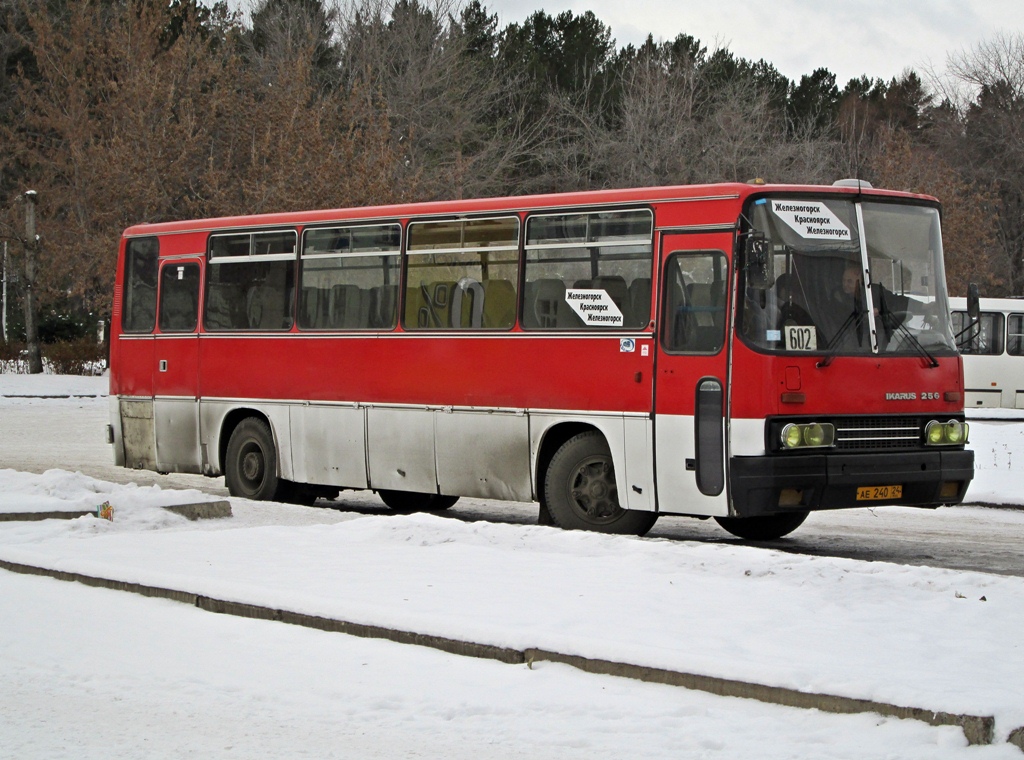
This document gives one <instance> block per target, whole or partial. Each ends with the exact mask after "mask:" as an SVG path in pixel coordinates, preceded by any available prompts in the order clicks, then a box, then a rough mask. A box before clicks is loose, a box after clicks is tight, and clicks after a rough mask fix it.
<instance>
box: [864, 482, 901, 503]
mask: <svg viewBox="0 0 1024 760" xmlns="http://www.w3.org/2000/svg"><path fill="white" fill-rule="evenodd" d="M900 498H903V486H864V487H863V488H858V489H857V501H882V500H883V499H900Z"/></svg>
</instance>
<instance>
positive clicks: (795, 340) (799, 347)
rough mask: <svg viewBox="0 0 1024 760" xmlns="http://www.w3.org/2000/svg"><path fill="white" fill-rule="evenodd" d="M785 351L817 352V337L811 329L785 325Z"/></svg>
mask: <svg viewBox="0 0 1024 760" xmlns="http://www.w3.org/2000/svg"><path fill="white" fill-rule="evenodd" d="M785 335H786V350H787V351H817V350H818V336H817V333H816V332H815V330H814V328H813V327H805V326H803V325H786V328H785Z"/></svg>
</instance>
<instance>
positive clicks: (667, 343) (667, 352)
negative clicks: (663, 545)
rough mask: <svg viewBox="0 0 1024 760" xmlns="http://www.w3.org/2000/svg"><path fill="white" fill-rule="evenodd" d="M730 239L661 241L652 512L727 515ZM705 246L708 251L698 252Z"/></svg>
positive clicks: (679, 237) (695, 237) (685, 237)
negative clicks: (726, 249) (654, 504)
mask: <svg viewBox="0 0 1024 760" xmlns="http://www.w3.org/2000/svg"><path fill="white" fill-rule="evenodd" d="M727 241H731V235H730V236H729V237H728V238H727V239H724V238H723V236H722V235H665V236H663V238H662V257H661V261H663V262H664V264H663V266H664V269H663V271H662V277H661V290H662V292H661V299H660V304H661V308H660V314H659V320H660V324H659V329H658V333H659V336H660V340H659V342H658V353H657V369H656V376H657V380H656V387H655V392H654V430H655V466H656V471H655V472H656V481H657V499H658V511H659V512H661V513H666V514H690V515H727V514H728V495H727V493H726V487H725V483H726V472H725V463H726V451H725V448H726V447H725V433H726V427H727V426H726V419H725V417H726V410H727V408H728V405H727V404H726V389H727V387H728V385H727V372H728V354H729V352H728V330H727V328H728V322H729V320H728V314H729V309H728V299H729V263H728V258H727V257H726V255H725V254H724V253H723V252H722V248H723V247H725V246H727V245H729V244H730V243H729V242H727ZM704 243H706V244H707V245H706V246H705V245H702V244H704Z"/></svg>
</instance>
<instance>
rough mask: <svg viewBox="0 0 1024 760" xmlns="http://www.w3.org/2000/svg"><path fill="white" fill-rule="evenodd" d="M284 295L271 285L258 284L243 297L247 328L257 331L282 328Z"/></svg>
mask: <svg viewBox="0 0 1024 760" xmlns="http://www.w3.org/2000/svg"><path fill="white" fill-rule="evenodd" d="M284 311H285V310H284V294H283V292H282V291H278V290H277V288H274V287H273V286H271V285H268V284H266V283H258V284H256V285H253V286H252V287H250V288H249V290H248V292H247V293H246V296H245V315H246V318H247V326H248V327H250V328H255V329H259V330H280V329H281V328H282V327H284V316H285V314H284Z"/></svg>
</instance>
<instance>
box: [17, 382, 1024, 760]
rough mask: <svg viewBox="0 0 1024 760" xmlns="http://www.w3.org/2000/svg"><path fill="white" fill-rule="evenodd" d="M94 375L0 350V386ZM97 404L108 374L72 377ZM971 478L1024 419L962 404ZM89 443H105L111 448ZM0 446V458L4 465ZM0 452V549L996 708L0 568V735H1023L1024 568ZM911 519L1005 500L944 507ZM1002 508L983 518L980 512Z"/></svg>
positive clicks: (1012, 495) (622, 742)
mask: <svg viewBox="0 0 1024 760" xmlns="http://www.w3.org/2000/svg"><path fill="white" fill-rule="evenodd" d="M105 383H106V381H105V379H104V378H57V377H52V376H46V377H43V378H39V377H36V378H27V377H26V376H11V375H0V396H5V398H0V431H2V429H3V419H4V409H5V408H9V406H10V405H12V404H34V405H37V406H38V410H39V419H40V423H39V424H41V425H56V426H59V425H61V411H60V410H61V408H62V403H68V402H55V401H47V400H40V399H24V398H13V396H19V395H20V396H25V395H31V394H33V393H35V394H38V395H51V396H61V395H67V394H69V393H70V394H77V395H80V396H83V397H89V396H92V395H96V396H98V397H102V395H103V394H104V393H105ZM88 403H93V404H105V401H104V400H103V399H102V398H96V399H94V400H91V401H89V402H88ZM971 437H972V442H973V443H974V447H975V448H976V450H977V451H978V454H977V457H978V468H979V469H978V473H977V479H976V481H975V483H974V484H973V485H972V488H971V492H970V497H971V498H972V499H976V500H977V501H981V502H988V503H1015V502H1016V503H1019V502H1020V501H1022V500H1024V499H1022V496H1021V494H1020V493H1019V491H1018V490H1017V488H1018V486H1017V485H1016V484H1015V483H1014V481H1013V470H1012V467H1013V464H1014V460H1015V459H1016V460H1018V461H1019V458H1020V456H1021V455H1024V425H1021V424H1019V423H1014V422H1013V421H1009V420H1007V421H1004V422H998V423H990V422H984V423H981V422H979V423H976V424H974V425H973V426H972V433H971ZM108 453H109V452H108ZM3 466H4V463H3V462H0V468H2V467H3ZM74 469H75V467H74V464H73V463H66V464H64V467H63V469H60V470H51V471H49V472H46V473H44V474H36V475H33V474H27V473H23V472H17V471H15V470H3V469H0V511H6V512H13V511H20V512H26V511H33V510H35V511H54V510H61V509H63V510H68V511H85V510H89V509H95V508H96V507H97V506H99V505H101V504H103V503H109V504H110V505H112V507H113V520H112V521H106V520H99V519H96V518H95V517H83V518H78V519H74V520H46V521H38V522H7V523H0V559H2V560H6V561H8V562H18V563H24V564H32V565H38V566H42V567H48V568H54V569H59V570H68V571H74V572H79V573H83V574H87V575H95V576H102V577H106V578H114V579H121V580H126V581H131V582H137V583H143V584H149V585H154V586H160V587H164V588H176V589H183V590H189V591H192V592H195V593H200V594H204V595H208V596H212V597H216V598H220V599H228V600H234V601H242V602H248V603H252V604H259V605H265V606H270V607H275V608H284V609H289V610H294V611H298V612H307V613H312V614H316V615H321V616H332V617H336V618H339V619H342V620H346V621H352V622H364V623H370V624H374V625H379V626H391V627H395V628H399V629H402V630H410V631H416V632H420V633H427V634H437V635H442V636H448V637H451V638H456V639H461V640H471V641H476V642H479V643H486V644H495V645H500V646H508V647H513V648H516V649H524V648H528V647H537V648H544V649H550V650H556V651H561V652H564V653H567V654H580V655H585V656H589V657H597V658H603V659H610V660H616V661H621V662H628V663H633V664H639V665H650V666H655V667H661V668H669V669H677V670H681V671H684V672H688V673H699V674H706V675H712V676H719V677H724V678H734V679H738V680H744V681H752V682H756V683H763V684H769V685H774V686H784V687H790V688H794V689H799V690H803V691H810V692H824V693H830V694H837V695H841V696H849V697H856V698H862V699H871V700H876V701H880V702H888V703H894V704H900V705H907V706H914V707H923V708H928V709H934V710H939V711H948V712H963V713H969V714H974V715H994V716H995V717H996V741H997V744H995V745H993V746H990V747H970V748H968V747H966V746H965V740H964V737H963V733H962V732H961V731H960V730H959V729H957V728H949V727H946V728H932V727H929V726H926V725H924V724H921V723H917V722H915V721H899V720H894V719H885V718H881V717H879V716H877V715H854V716H836V715H827V714H823V713H818V712H816V711H801V710H795V709H791V708H783V707H776V706H772V705H765V704H761V703H757V702H752V701H749V700H741V699H733V698H723V697H714V696H710V695H707V694H701V693H695V692H689V691H686V690H684V689H679V688H673V687H666V686H657V685H651V684H643V683H635V682H631V681H628V680H626V679H620V678H612V677H608V676H595V675H588V674H584V673H581V672H578V671H574V670H573V669H571V668H568V667H566V666H560V665H555V664H551V663H536V664H534V666H533V667H532V668H529V667H527V666H525V665H522V666H520V665H503V664H498V663H494V662H489V661H481V660H474V659H470V658H465V657H457V656H453V655H447V654H443V653H440V652H436V651H432V650H428V649H423V648H420V647H410V646H402V645H398V644H392V643H388V642H381V641H368V640H360V639H354V638H352V637H349V636H344V635H340V634H330V633H322V632H317V631H311V630H305V629H302V628H297V627H294V626H287V625H283V624H280V623H272V622H263V621H254V620H245V619H238V618H231V617H228V616H221V615H213V614H210V613H207V612H202V611H200V610H197V609H195V608H191V607H188V606H186V605H182V604H178V603H174V602H170V601H164V600H157V599H146V598H141V597H136V596H134V595H129V594H124V593H120V592H114V591H108V590H103V589H94V588H88V587H85V586H81V585H78V584H70V583H62V582H60V581H55V580H50V579H45V578H33V577H26V576H21V575H16V574H13V573H10V572H4V571H0V646H2V648H3V652H4V656H3V658H0V758H6V757H11V758H14V757H17V758H33V757H40V758H41V757H47V758H50V757H76V758H81V757H97V758H99V757H104V758H119V757H125V758H127V757H140V756H145V757H181V756H183V755H187V754H196V755H202V756H204V757H254V756H257V755H259V756H261V757H342V758H349V757H352V758H356V757H358V758H365V757H394V756H399V755H401V756H411V757H445V758H462V757H465V758H469V757H473V758H477V757H488V758H490V757H496V758H502V757H531V758H533V757H540V758H547V757H550V758H555V757H558V758H574V757H581V758H582V757H587V758H593V757H609V758H611V757H650V758H661V757H665V758H668V757H673V758H678V757H759V758H760V757H780V758H781V757H787V758H826V757H836V758H847V757H849V758H862V757H901V758H902V757H922V758H923V757H951V758H955V757H961V756H962V757H977V756H979V755H982V756H985V757H1020V751H1019V750H1017V749H1016V748H1015V747H1012V746H1010V745H1007V744H1002V743H999V742H1002V741H1003V740H1005V738H1006V736H1007V734H1008V733H1009V732H1010V731H1012V730H1013V729H1015V728H1017V727H1020V726H1024V697H1022V696H1021V694H1020V691H1021V690H1020V684H1021V683H1022V682H1024V652H1022V647H1021V645H1020V643H1019V642H1020V631H1021V630H1024V578H1021V577H1016V576H1009V577H1008V576H1001V575H990V574H984V573H976V572H962V571H954V570H944V569H937V568H933V567H922V566H916V567H911V566H905V565H896V564H888V563H883V562H862V561H855V560H848V559H838V558H834V557H812V556H805V555H800V554H791V553H783V552H779V551H775V550H771V549H766V548H762V547H751V546H742V545H736V544H718V543H698V542H685V541H668V540H664V539H635V538H628V537H611V536H600V535H592V534H581V533H567V532H562V531H558V530H555V529H552V528H545V527H539V526H535V525H521V524H498V523H488V522H468V523H467V522H461V521H457V520H451V519H445V518H442V517H438V516H433V515H410V516H391V515H384V514H381V513H374V512H369V513H360V512H353V511H345V512H342V511H335V510H331V509H309V508H301V507H291V506H286V505H277V504H267V503H258V504H257V503H252V502H246V501H245V500H239V499H232V500H231V503H232V508H233V512H234V516H233V517H231V518H228V519H223V520H212V521H202V522H189V521H187V520H185V519H184V518H182V517H179V516H177V515H175V514H172V513H169V512H166V511H164V510H162V509H160V507H161V506H162V505H168V504H181V503H187V502H192V501H199V500H203V499H210V498H214V497H211V496H209V495H207V494H206V493H203V492H199V491H186V490H167V489H160V488H157V487H139V486H135V485H132V484H115V483H110V482H106V481H101V480H96V479H94V478H90V477H87V476H85V475H81V474H75V473H74V472H73V470H74ZM906 511H907V512H913V513H914V514H915V515H920V516H921V519H922V520H929V519H932V517H933V516H934V517H935V518H937V519H949V516H950V515H953V516H954V517H955V518H957V519H960V520H964V521H986V520H993V521H994V522H1000V523H1002V524H1008V523H1009V524H1013V525H1014V526H1015V527H1018V528H1019V525H1020V524H1024V512H1020V511H1015V510H1014V511H1007V510H991V509H980V508H976V507H960V508H956V510H941V511H940V513H928V512H920V511H913V510H906ZM994 516H998V519H996V517H994Z"/></svg>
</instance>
